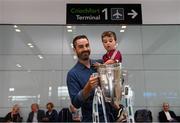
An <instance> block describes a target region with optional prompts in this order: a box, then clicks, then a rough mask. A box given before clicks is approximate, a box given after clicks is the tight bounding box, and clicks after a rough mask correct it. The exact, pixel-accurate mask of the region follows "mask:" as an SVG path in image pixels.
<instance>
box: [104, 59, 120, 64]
mask: <svg viewBox="0 0 180 123" xmlns="http://www.w3.org/2000/svg"><path fill="white" fill-rule="evenodd" d="M114 63H117V62H116V61H115V60H113V59H109V60H107V61H106V62H105V63H104V64H114Z"/></svg>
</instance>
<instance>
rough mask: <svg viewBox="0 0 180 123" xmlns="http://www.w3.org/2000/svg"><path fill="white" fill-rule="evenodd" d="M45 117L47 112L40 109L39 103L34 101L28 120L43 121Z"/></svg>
mask: <svg viewBox="0 0 180 123" xmlns="http://www.w3.org/2000/svg"><path fill="white" fill-rule="evenodd" d="M43 118H45V112H44V111H43V110H40V109H39V105H38V104H37V103H33V104H32V105H31V112H30V113H29V116H28V119H27V122H43Z"/></svg>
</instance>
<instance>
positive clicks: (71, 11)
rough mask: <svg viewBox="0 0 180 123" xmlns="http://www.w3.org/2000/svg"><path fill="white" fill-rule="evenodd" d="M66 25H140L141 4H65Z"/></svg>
mask: <svg viewBox="0 0 180 123" xmlns="http://www.w3.org/2000/svg"><path fill="white" fill-rule="evenodd" d="M66 9H67V10H66V23H67V24H142V12H141V4H67V7H66Z"/></svg>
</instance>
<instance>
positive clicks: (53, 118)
mask: <svg viewBox="0 0 180 123" xmlns="http://www.w3.org/2000/svg"><path fill="white" fill-rule="evenodd" d="M46 108H47V111H46V117H45V118H44V121H47V122H58V112H57V111H56V110H55V109H53V108H54V104H53V103H52V102H49V103H47V104H46Z"/></svg>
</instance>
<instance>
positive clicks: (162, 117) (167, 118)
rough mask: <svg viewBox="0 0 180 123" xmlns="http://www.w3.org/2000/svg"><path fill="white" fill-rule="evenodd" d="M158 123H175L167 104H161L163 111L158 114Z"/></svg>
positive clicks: (174, 117)
mask: <svg viewBox="0 0 180 123" xmlns="http://www.w3.org/2000/svg"><path fill="white" fill-rule="evenodd" d="M159 121H160V122H176V121H177V120H176V114H175V113H174V112H173V111H171V110H169V104H168V103H165V102H164V103H163V111H161V112H159Z"/></svg>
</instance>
